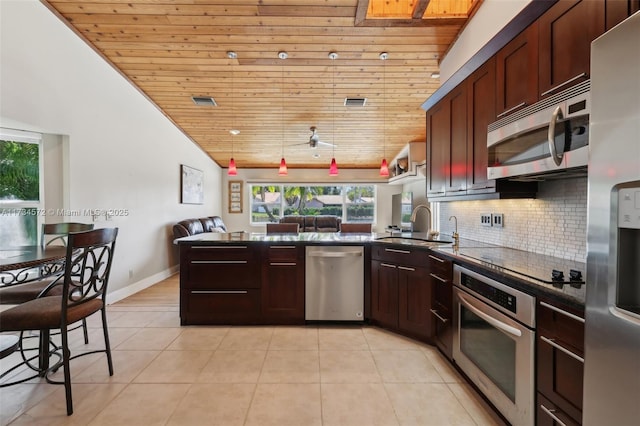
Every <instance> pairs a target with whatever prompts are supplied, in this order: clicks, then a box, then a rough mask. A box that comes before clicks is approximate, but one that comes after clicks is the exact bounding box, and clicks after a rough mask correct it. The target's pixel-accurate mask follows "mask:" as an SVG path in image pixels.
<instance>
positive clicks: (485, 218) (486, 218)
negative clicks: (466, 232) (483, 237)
mask: <svg viewBox="0 0 640 426" xmlns="http://www.w3.org/2000/svg"><path fill="white" fill-rule="evenodd" d="M492 222H493V221H492V219H491V214H489V213H485V214H481V215H480V225H482V226H491V223H492Z"/></svg>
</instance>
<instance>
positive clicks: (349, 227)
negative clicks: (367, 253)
mask: <svg viewBox="0 0 640 426" xmlns="http://www.w3.org/2000/svg"><path fill="white" fill-rule="evenodd" d="M340 233H341V234H370V233H371V224H370V223H342V224H340Z"/></svg>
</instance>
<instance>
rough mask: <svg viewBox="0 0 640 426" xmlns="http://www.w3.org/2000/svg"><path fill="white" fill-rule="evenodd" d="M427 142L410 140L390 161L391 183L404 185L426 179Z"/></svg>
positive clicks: (389, 181)
mask: <svg viewBox="0 0 640 426" xmlns="http://www.w3.org/2000/svg"><path fill="white" fill-rule="evenodd" d="M426 154H427V143H426V142H409V143H408V144H407V145H405V147H404V148H402V150H400V152H399V153H398V155H396V156H395V157H394V158H393V160H391V163H389V180H388V183H389V184H390V185H403V184H405V183H410V182H412V181H415V180H421V179H425V178H426V175H427V155H426Z"/></svg>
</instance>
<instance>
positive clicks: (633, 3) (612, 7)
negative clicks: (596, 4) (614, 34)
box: [605, 0, 640, 31]
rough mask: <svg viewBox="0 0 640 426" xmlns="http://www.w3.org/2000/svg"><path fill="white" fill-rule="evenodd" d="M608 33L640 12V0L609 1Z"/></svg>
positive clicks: (607, 9) (607, 8)
mask: <svg viewBox="0 0 640 426" xmlns="http://www.w3.org/2000/svg"><path fill="white" fill-rule="evenodd" d="M605 8H606V9H605V16H606V19H607V22H606V31H609V30H610V29H611V28H613V27H615V26H616V25H618V24H619V23H620V22H622V21H624V20H625V19H627V18H628V17H629V16H631V15H633V14H634V13H635V12H637V11H638V10H640V0H607V2H606V3H605Z"/></svg>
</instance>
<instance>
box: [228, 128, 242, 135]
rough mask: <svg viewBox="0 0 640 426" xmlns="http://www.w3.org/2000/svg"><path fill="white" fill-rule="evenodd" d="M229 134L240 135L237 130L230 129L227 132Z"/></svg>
mask: <svg viewBox="0 0 640 426" xmlns="http://www.w3.org/2000/svg"><path fill="white" fill-rule="evenodd" d="M229 133H231V134H232V135H233V136H235V135H239V134H240V130H238V129H231V130H229Z"/></svg>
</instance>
